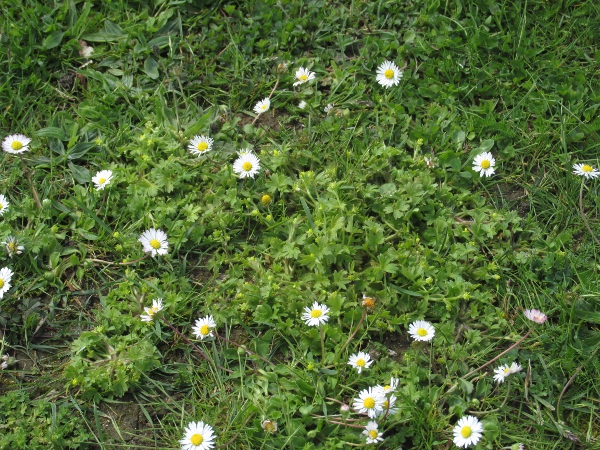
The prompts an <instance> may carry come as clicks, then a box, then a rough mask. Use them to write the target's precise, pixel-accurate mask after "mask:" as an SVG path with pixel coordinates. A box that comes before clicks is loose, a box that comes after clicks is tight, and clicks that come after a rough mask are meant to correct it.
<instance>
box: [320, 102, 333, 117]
mask: <svg viewBox="0 0 600 450" xmlns="http://www.w3.org/2000/svg"><path fill="white" fill-rule="evenodd" d="M334 106H335V104H333V103H327V106H326V107H325V108H323V111H325V114H329V113H330V112H331V111H332V110H333V107H334Z"/></svg>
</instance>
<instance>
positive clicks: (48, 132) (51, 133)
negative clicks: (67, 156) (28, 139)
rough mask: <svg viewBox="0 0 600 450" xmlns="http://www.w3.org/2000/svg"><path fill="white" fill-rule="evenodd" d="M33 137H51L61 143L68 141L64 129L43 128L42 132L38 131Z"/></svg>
mask: <svg viewBox="0 0 600 450" xmlns="http://www.w3.org/2000/svg"><path fill="white" fill-rule="evenodd" d="M33 135H34V136H37V137H51V138H55V139H59V140H61V141H64V140H65V139H67V135H66V134H65V132H64V130H63V129H62V128H57V127H47V128H42V129H41V130H38V131H36V132H35V133H33Z"/></svg>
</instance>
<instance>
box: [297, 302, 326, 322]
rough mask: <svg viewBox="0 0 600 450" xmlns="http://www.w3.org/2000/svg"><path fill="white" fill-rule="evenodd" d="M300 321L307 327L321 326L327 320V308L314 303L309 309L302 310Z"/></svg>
mask: <svg viewBox="0 0 600 450" xmlns="http://www.w3.org/2000/svg"><path fill="white" fill-rule="evenodd" d="M302 320H304V321H305V322H306V325H308V326H309V327H316V326H320V325H323V324H324V323H325V322H327V321H328V320H329V308H328V307H327V306H325V305H321V304H319V303H317V302H314V303H313V304H312V306H311V307H310V308H309V307H308V306H306V307H305V308H304V313H303V314H302Z"/></svg>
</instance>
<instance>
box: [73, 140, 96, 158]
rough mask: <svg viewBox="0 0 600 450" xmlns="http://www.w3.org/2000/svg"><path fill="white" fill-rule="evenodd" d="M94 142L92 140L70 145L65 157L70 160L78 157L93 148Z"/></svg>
mask: <svg viewBox="0 0 600 450" xmlns="http://www.w3.org/2000/svg"><path fill="white" fill-rule="evenodd" d="M95 146H96V144H94V143H93V142H80V143H79V144H75V145H74V146H73V147H71V148H70V149H69V150H68V152H67V158H68V159H70V160H74V159H79V158H81V157H82V156H84V155H85V154H86V153H87V152H89V151H90V150H91V149H92V148H94V147H95Z"/></svg>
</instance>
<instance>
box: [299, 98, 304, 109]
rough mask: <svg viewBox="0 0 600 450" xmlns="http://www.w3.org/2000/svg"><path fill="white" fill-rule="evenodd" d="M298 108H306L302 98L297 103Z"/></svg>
mask: <svg viewBox="0 0 600 450" xmlns="http://www.w3.org/2000/svg"><path fill="white" fill-rule="evenodd" d="M298 108H300V109H304V108H306V102H305V101H304V100H302V101H301V102H300V103H298Z"/></svg>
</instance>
